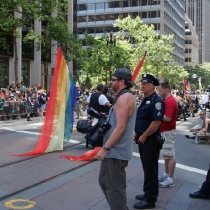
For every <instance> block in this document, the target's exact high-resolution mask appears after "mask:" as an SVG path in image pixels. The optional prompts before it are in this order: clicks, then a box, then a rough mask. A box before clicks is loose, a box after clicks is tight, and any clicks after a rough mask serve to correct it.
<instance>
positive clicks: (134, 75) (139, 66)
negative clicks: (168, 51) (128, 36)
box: [132, 52, 147, 82]
mask: <svg viewBox="0 0 210 210" xmlns="http://www.w3.org/2000/svg"><path fill="white" fill-rule="evenodd" d="M146 55H147V54H146V52H145V53H144V56H143V58H142V59H141V60H140V62H139V63H138V65H137V66H136V68H135V70H134V72H133V76H132V81H134V82H135V81H136V80H137V79H138V75H139V73H140V69H141V67H142V65H143V63H144V59H145V57H146Z"/></svg>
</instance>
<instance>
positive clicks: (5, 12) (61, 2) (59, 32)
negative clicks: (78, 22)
mask: <svg viewBox="0 0 210 210" xmlns="http://www.w3.org/2000/svg"><path fill="white" fill-rule="evenodd" d="M68 6H69V1H68V0H32V1H29V0H1V2H0V19H1V20H4V21H1V22H0V47H1V48H3V49H4V50H8V43H7V40H6V37H8V36H10V35H12V38H13V45H14V60H15V62H14V73H15V82H16V83H17V82H18V72H17V66H18V56H17V40H16V39H17V38H21V33H20V32H19V29H20V28H25V27H30V32H29V33H28V34H27V35H26V36H25V37H24V41H25V42H27V41H29V40H30V41H34V42H35V45H36V48H37V50H40V49H41V46H42V47H43V51H44V50H45V51H46V52H50V47H51V46H52V45H54V44H57V42H60V43H62V44H63V46H65V47H64V48H65V50H64V54H65V55H66V57H67V60H72V59H74V58H75V56H74V55H73V49H74V47H76V48H78V45H79V42H76V39H75V37H74V35H72V33H71V31H70V29H69V28H68V25H67V22H66V15H67V9H68ZM52 13H54V14H55V15H53V16H52ZM34 20H37V21H45V22H46V23H47V32H46V33H44V34H40V33H36V32H35V31H34ZM48 24H49V25H48ZM69 40H71V41H69ZM72 40H73V41H72ZM70 43H71V44H72V43H74V44H75V45H76V46H74V45H73V46H72V45H71V47H70Z"/></svg>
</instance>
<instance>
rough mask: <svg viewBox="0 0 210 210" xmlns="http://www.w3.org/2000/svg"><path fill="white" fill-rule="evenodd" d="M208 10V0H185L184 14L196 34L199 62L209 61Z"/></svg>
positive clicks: (209, 28) (209, 29)
mask: <svg viewBox="0 0 210 210" xmlns="http://www.w3.org/2000/svg"><path fill="white" fill-rule="evenodd" d="M209 11H210V1H209V0H186V14H187V15H188V17H189V18H190V19H191V20H192V24H193V25H194V26H195V28H196V32H197V34H198V41H199V63H204V62H210V36H209V34H210V24H209V18H208V17H209Z"/></svg>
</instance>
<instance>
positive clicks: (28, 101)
mask: <svg viewBox="0 0 210 210" xmlns="http://www.w3.org/2000/svg"><path fill="white" fill-rule="evenodd" d="M31 96H32V91H31V89H27V98H26V114H27V121H32V120H31V118H30V117H31V113H32V101H31Z"/></svg>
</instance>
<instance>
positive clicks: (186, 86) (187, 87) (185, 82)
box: [184, 79, 191, 90]
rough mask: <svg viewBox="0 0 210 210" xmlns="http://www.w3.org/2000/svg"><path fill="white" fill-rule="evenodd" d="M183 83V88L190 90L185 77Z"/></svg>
mask: <svg viewBox="0 0 210 210" xmlns="http://www.w3.org/2000/svg"><path fill="white" fill-rule="evenodd" d="M184 85H185V88H186V89H187V90H191V88H190V84H189V81H188V80H187V79H184Z"/></svg>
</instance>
